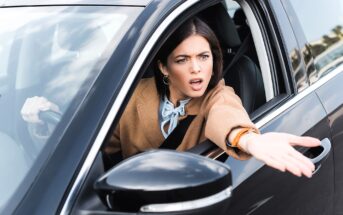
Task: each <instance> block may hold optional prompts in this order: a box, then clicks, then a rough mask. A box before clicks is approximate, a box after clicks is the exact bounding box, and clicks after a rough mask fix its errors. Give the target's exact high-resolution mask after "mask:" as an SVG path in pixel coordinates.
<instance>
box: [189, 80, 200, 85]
mask: <svg viewBox="0 0 343 215" xmlns="http://www.w3.org/2000/svg"><path fill="white" fill-rule="evenodd" d="M200 82H201V80H193V81H191V83H192V84H194V83H200Z"/></svg>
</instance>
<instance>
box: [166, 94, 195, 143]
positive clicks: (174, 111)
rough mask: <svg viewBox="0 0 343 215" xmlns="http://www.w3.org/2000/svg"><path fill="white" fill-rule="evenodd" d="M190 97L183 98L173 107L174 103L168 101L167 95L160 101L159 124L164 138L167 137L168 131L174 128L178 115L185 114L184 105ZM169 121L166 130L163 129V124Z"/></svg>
mask: <svg viewBox="0 0 343 215" xmlns="http://www.w3.org/2000/svg"><path fill="white" fill-rule="evenodd" d="M190 100H191V99H190V98H189V99H185V100H181V101H180V105H179V106H178V107H176V108H174V104H173V103H172V102H170V101H169V100H168V98H167V96H164V98H163V99H162V101H161V106H160V114H161V115H160V117H161V118H160V124H161V131H162V134H163V136H164V138H167V137H168V136H169V135H170V133H171V132H172V131H173V130H174V129H175V128H176V126H177V124H178V122H179V117H180V116H184V115H185V114H186V111H185V105H186V104H187V103H188V102H189V101H190ZM167 123H169V128H168V131H167V132H166V131H165V130H164V126H165V125H166V124H167Z"/></svg>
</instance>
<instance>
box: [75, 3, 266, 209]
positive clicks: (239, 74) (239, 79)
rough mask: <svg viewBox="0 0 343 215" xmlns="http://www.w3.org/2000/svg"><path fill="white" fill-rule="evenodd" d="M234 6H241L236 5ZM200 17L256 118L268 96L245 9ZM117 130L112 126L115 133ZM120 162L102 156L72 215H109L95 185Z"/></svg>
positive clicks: (230, 80)
mask: <svg viewBox="0 0 343 215" xmlns="http://www.w3.org/2000/svg"><path fill="white" fill-rule="evenodd" d="M234 3H235V4H236V5H237V6H238V4H237V3H236V2H234ZM230 9H231V10H230ZM228 11H229V12H228ZM196 15H197V16H199V17H200V18H201V19H203V20H204V21H205V22H206V23H207V24H208V25H210V27H211V28H212V29H213V30H214V32H215V33H216V35H217V36H218V39H219V40H220V44H221V46H222V50H223V56H224V74H223V78H224V79H225V83H226V84H227V85H229V86H232V87H233V88H234V90H235V92H236V94H238V95H239V96H240V98H241V99H242V103H243V106H244V108H245V109H246V110H247V112H248V113H249V114H252V113H253V112H254V111H255V110H257V109H258V108H259V107H261V106H262V105H264V104H265V103H266V95H265V88H264V83H263V79H262V74H261V70H260V64H259V60H258V57H257V53H256V49H255V45H254V41H253V39H252V35H251V32H250V28H249V25H248V22H247V20H246V17H245V14H244V12H243V10H242V8H240V7H239V6H238V7H235V8H233V10H232V8H228V6H227V5H224V4H217V5H214V6H211V7H209V8H206V9H205V10H203V11H200V12H198V13H197V14H196ZM149 62H150V64H151V62H152V60H151V59H150V61H149ZM152 67H153V66H152V65H148V66H147V68H152ZM151 76H152V73H151V70H150V69H146V72H144V74H142V75H141V77H142V78H146V77H151ZM114 126H115V125H113V126H112V127H113V129H114ZM110 133H111V131H110V132H109V134H110ZM109 136H110V135H108V138H109ZM108 138H107V139H108ZM105 141H106V139H105ZM216 149H218V147H216V146H215V145H214V144H213V143H211V142H210V141H206V142H204V143H200V144H199V145H198V146H196V147H195V148H192V149H190V150H189V152H192V153H196V154H201V155H208V154H209V153H211V152H213V151H214V150H216ZM226 158H227V156H226V155H224V156H221V157H219V158H217V160H220V161H225V160H226ZM120 160H121V157H120V156H119V157H118V158H115V159H110V160H109V159H106V156H104V155H103V154H102V153H101V152H99V153H98V156H97V158H96V161H95V162H94V163H93V166H92V167H91V170H90V173H89V174H88V176H87V178H86V181H85V183H84V184H83V186H82V190H81V192H80V194H79V197H78V198H77V201H76V203H75V204H74V206H73V210H72V214H93V213H96V214H108V212H105V211H107V208H106V206H105V205H104V204H103V203H102V202H101V201H100V199H99V197H98V196H97V194H96V191H95V190H94V189H93V184H94V182H95V181H96V180H97V179H98V178H99V176H100V175H102V174H103V173H104V172H105V171H106V170H108V169H109V168H110V167H112V166H114V165H115V164H116V163H117V162H119V161H120ZM113 161H114V163H113ZM109 162H110V163H109ZM123 212H125V211H123Z"/></svg>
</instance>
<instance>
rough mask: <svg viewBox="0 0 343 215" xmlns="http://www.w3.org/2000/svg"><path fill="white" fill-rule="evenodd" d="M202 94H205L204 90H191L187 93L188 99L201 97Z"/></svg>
mask: <svg viewBox="0 0 343 215" xmlns="http://www.w3.org/2000/svg"><path fill="white" fill-rule="evenodd" d="M204 93H205V90H198V91H194V90H192V91H191V92H189V93H188V97H190V98H199V97H201V96H203V95H204Z"/></svg>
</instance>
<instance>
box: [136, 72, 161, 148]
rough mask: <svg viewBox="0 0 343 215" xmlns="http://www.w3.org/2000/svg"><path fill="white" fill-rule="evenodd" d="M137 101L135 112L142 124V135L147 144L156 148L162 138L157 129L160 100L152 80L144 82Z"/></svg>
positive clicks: (158, 128)
mask: <svg viewBox="0 0 343 215" xmlns="http://www.w3.org/2000/svg"><path fill="white" fill-rule="evenodd" d="M139 95H140V96H139V98H138V100H137V111H138V116H139V120H140V121H141V122H143V125H144V128H143V129H144V133H145V134H146V137H147V138H148V142H149V144H150V145H151V146H152V147H153V148H158V147H159V146H160V144H161V143H162V142H163V140H164V137H163V135H162V132H161V130H160V127H159V119H158V110H159V105H160V98H159V95H158V93H157V89H156V85H155V80H154V78H149V79H148V80H146V83H145V86H144V87H143V88H142V89H141V92H140V93H139Z"/></svg>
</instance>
